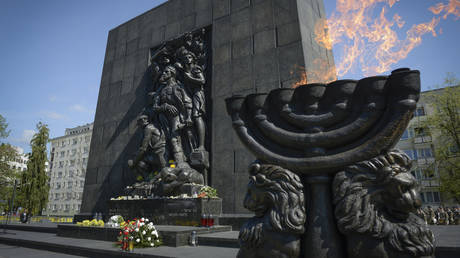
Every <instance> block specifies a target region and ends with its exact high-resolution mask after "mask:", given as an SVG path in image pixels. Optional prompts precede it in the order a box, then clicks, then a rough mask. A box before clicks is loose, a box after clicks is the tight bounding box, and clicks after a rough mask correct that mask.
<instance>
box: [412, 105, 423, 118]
mask: <svg viewBox="0 0 460 258" xmlns="http://www.w3.org/2000/svg"><path fill="white" fill-rule="evenodd" d="M414 115H415V116H424V115H425V109H424V108H423V107H418V108H417V109H416V110H415V113H414Z"/></svg>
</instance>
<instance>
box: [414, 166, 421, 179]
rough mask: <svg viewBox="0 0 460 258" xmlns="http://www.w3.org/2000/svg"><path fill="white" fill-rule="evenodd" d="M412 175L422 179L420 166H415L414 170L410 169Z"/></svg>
mask: <svg viewBox="0 0 460 258" xmlns="http://www.w3.org/2000/svg"><path fill="white" fill-rule="evenodd" d="M412 175H413V176H414V177H415V178H416V179H419V180H420V179H422V178H423V172H422V169H421V168H417V169H415V170H414V171H412Z"/></svg>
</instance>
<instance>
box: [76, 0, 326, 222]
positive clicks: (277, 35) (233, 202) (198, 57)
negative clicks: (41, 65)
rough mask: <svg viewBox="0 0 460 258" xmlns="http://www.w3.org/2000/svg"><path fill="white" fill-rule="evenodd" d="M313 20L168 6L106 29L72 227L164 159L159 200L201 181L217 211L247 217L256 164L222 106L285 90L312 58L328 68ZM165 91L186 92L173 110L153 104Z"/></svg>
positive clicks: (229, 3) (221, 7)
mask: <svg viewBox="0 0 460 258" xmlns="http://www.w3.org/2000/svg"><path fill="white" fill-rule="evenodd" d="M320 18H325V13H324V7H323V3H322V1H321V0H303V1H298V0H251V1H250V0H193V1H192V0H170V1H168V2H166V3H164V4H162V5H160V6H158V7H156V8H154V9H152V10H150V11H148V12H146V13H144V14H142V15H140V16H138V17H135V18H133V19H131V20H130V21H128V22H126V23H124V24H122V25H120V26H118V27H116V28H114V29H112V30H111V31H110V32H109V35H108V40H107V48H106V55H105V60H104V67H103V72H102V78H101V86H100V91H99V97H98V104H97V110H96V116H95V121H94V129H93V136H92V141H91V148H90V155H89V160H88V166H87V172H86V180H85V187H84V193H83V200H82V207H81V214H80V216H76V218H77V220H78V218H83V217H85V216H86V217H92V214H94V213H95V212H103V213H104V214H105V215H106V214H107V212H108V200H109V199H110V198H111V197H116V196H120V195H124V189H125V187H126V186H130V185H133V184H134V183H135V181H136V173H134V172H133V169H136V170H137V171H138V172H137V173H139V174H140V175H144V176H143V177H144V178H145V177H148V176H149V175H148V174H149V172H146V171H151V170H152V169H156V170H157V171H158V172H160V171H161V169H162V168H163V167H165V163H166V164H168V163H169V162H168V161H169V160H170V159H173V160H174V162H175V164H176V165H177V166H176V168H177V169H178V170H173V171H169V172H170V173H169V172H168V171H165V172H168V174H169V175H170V176H171V177H169V176H168V177H167V178H174V176H176V178H177V175H179V174H182V176H181V180H179V181H178V180H172V181H171V182H174V184H172V185H168V186H166V192H168V191H171V192H172V193H177V192H181V191H182V190H181V189H180V187H176V186H177V185H176V182H179V185H181V184H183V183H185V184H186V183H189V182H195V183H196V182H198V183H201V181H200V180H201V179H200V178H199V177H200V176H199V175H202V176H203V178H202V180H203V183H204V184H208V185H210V186H212V187H214V188H216V189H217V190H218V194H219V196H221V197H222V202H223V203H222V207H223V212H224V213H248V212H249V211H248V210H246V209H245V208H244V207H243V205H242V203H243V198H244V193H245V189H246V184H247V174H246V164H248V163H249V162H250V161H251V160H253V159H254V156H253V155H252V154H251V153H250V152H248V151H247V150H246V149H245V148H244V147H243V145H242V144H241V143H240V142H239V141H238V140H237V139H236V138H237V137H236V135H235V134H234V132H233V131H232V130H230V129H229V128H230V127H231V122H230V121H229V120H228V119H227V117H226V115H225V101H224V100H225V98H228V97H230V96H232V95H234V94H249V93H254V92H267V91H270V90H272V89H277V88H282V87H284V88H290V87H291V86H292V85H293V84H294V83H295V82H297V81H299V80H300V78H301V77H302V75H303V74H299V73H297V69H298V67H304V68H305V69H304V70H305V71H307V76H310V74H308V72H309V71H312V70H314V69H313V68H314V66H315V63H314V61H315V60H322V63H325V64H326V66H328V67H333V66H334V63H333V58H332V54H331V52H330V51H327V50H326V49H324V48H321V47H320V46H319V45H317V44H316V43H315V42H314V40H313V39H312V37H313V31H314V26H315V22H316V21H317V20H319V19H320ZM200 37H201V39H202V43H203V44H204V46H205V47H203V48H201V47H202V45H201V44H196V39H198V38H200ZM199 41H200V40H199ZM189 43H190V44H189ZM198 43H200V42H198ZM182 47H184V48H182ZM185 50H186V51H185ZM202 50H203V51H204V52H203V51H202ZM200 51H201V52H200ZM187 52H192V53H193V54H191V55H188V54H187ZM200 53H201V54H200ZM190 57H191V58H190ZM167 59H169V60H167ZM205 59H206V60H207V61H206V63H205V62H204V60H205ZM189 60H190V61H189ZM174 70H175V71H174ZM174 72H175V77H174ZM166 73H168V74H169V75H168V74H166ZM168 76H170V78H166V77H168ZM311 76H313V75H311ZM169 89H171V91H175V92H179V91H181V90H180V89H185V93H186V94H182V95H183V96H184V97H183V98H182V99H180V101H179V102H174V103H176V104H177V105H178V106H175V108H169V107H168V105H165V104H171V102H169V101H172V100H171V99H169V100H167V99H168V98H163V99H162V98H161V97H159V98H157V97H156V96H161V95H164V96H166V97H167V94H169V93H168V92H169V91H170V90H169ZM179 95H180V94H179ZM185 95H187V96H185ZM175 96H178V95H175ZM177 100H178V99H176V100H174V101H177ZM177 107H183V109H182V108H181V110H175V109H177ZM176 111H177V112H176ZM174 117H175V118H174ZM176 118H177V119H176ZM176 120H179V122H180V123H177V124H175V122H174V121H176ZM158 121H161V122H158ZM176 129H178V130H176ZM162 131H166V132H167V133H164V134H162ZM178 134H180V136H179V135H178ZM188 136H192V137H188ZM190 139H191V140H190ZM179 141H180V144H179ZM128 160H132V161H131V162H129V163H130V164H129V165H131V168H130V166H129V165H128V162H127V161H128ZM179 164H180V165H179ZM144 168H147V169H144ZM179 169H180V171H179ZM195 172H197V173H198V174H199V175H198V174H197V173H195ZM171 174H173V175H171ZM185 174H187V175H192V174H193V175H192V176H191V177H189V176H185ZM147 188H148V187H145V188H144V189H145V190H146V191H151V190H152V189H147ZM163 189H164V187H163ZM168 189H170V190H168ZM162 191H164V190H162ZM168 193H169V192H168Z"/></svg>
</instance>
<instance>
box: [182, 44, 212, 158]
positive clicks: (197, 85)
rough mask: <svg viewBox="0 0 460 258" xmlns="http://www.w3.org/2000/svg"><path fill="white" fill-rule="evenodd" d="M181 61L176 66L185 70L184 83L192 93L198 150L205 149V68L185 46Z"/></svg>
mask: <svg viewBox="0 0 460 258" xmlns="http://www.w3.org/2000/svg"><path fill="white" fill-rule="evenodd" d="M178 54H179V57H180V61H181V62H178V63H176V64H175V66H176V67H177V68H178V69H180V70H181V71H182V72H183V77H184V83H185V86H186V87H187V89H188V90H189V91H190V92H191V95H192V102H193V107H192V117H193V121H194V124H195V127H196V131H197V134H198V147H197V149H198V150H204V141H205V134H206V131H205V130H206V129H205V123H204V119H203V116H204V114H205V112H206V108H205V96H204V85H205V83H206V80H205V78H204V75H203V68H202V67H201V66H199V65H198V64H197V63H196V61H197V57H196V56H195V54H194V53H193V52H191V51H189V50H187V49H185V48H182V49H180V50H179V53H178Z"/></svg>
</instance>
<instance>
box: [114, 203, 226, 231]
mask: <svg viewBox="0 0 460 258" xmlns="http://www.w3.org/2000/svg"><path fill="white" fill-rule="evenodd" d="M108 207H109V212H108V213H109V217H110V216H113V215H121V216H123V218H125V220H126V219H133V218H140V217H145V218H148V219H150V220H151V221H152V222H153V223H154V224H155V225H176V226H198V225H200V224H201V223H200V220H201V218H202V215H203V214H206V215H209V214H211V215H213V217H214V225H219V219H218V217H219V216H220V214H222V199H219V198H214V199H207V198H185V199H172V198H159V199H145V200H118V201H114V200H112V201H109V202H108Z"/></svg>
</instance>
